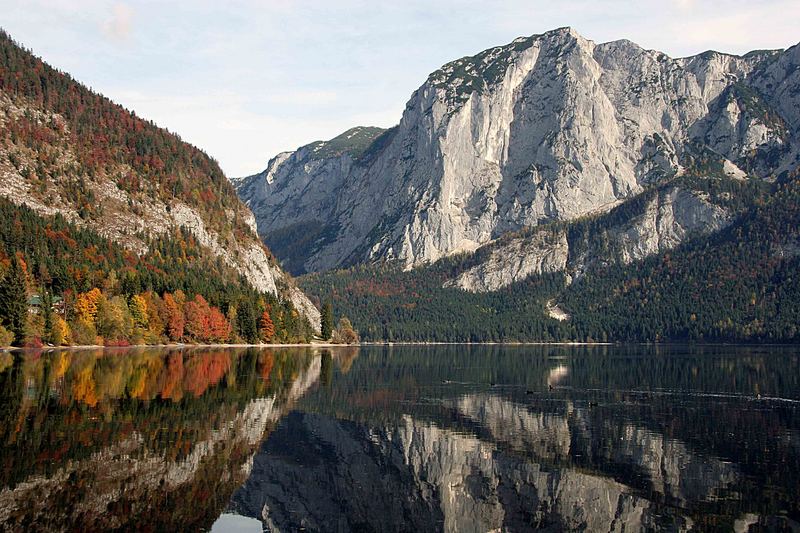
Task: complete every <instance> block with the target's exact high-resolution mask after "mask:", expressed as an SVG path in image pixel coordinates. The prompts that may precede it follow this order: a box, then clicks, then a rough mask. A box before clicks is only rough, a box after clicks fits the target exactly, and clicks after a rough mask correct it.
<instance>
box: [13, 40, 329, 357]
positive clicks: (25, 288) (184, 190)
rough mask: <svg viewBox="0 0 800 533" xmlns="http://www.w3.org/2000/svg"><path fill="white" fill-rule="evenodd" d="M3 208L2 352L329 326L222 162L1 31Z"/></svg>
mask: <svg viewBox="0 0 800 533" xmlns="http://www.w3.org/2000/svg"><path fill="white" fill-rule="evenodd" d="M0 198H2V202H0V217H2V218H1V219H0V224H2V228H3V231H2V234H0V280H2V284H3V291H2V294H0V296H2V306H0V326H2V327H3V328H4V331H2V332H0V333H3V335H2V337H3V338H2V339H0V341H3V342H2V343H0V344H7V342H8V341H9V334H8V332H10V333H11V335H13V340H14V342H15V343H16V344H18V345H19V344H24V343H28V344H37V343H39V342H42V341H43V342H51V343H53V344H69V343H74V344H95V343H106V344H119V343H128V342H134V343H139V342H148V343H152V342H163V341H167V340H169V341H192V342H206V343H207V342H231V341H238V340H246V341H249V342H255V341H257V340H259V338H261V339H265V340H273V341H288V340H304V339H307V338H308V337H309V335H310V334H311V332H312V328H313V327H318V321H319V312H318V311H317V310H316V309H314V308H313V306H312V305H311V304H310V302H308V300H307V299H306V298H305V296H304V295H303V294H302V292H301V291H299V290H297V289H296V287H294V285H293V282H292V281H291V280H290V279H289V277H288V276H286V275H285V273H283V271H282V270H281V269H280V267H279V266H278V265H277V262H276V261H275V259H274V258H273V257H272V255H271V254H270V252H269V250H267V249H266V247H265V246H264V245H263V243H261V241H260V240H259V238H258V236H257V235H256V233H255V230H254V221H253V216H252V213H250V212H249V210H248V209H247V208H246V207H245V206H244V205H242V204H241V202H240V201H239V200H238V198H237V197H236V194H235V192H234V190H233V188H232V186H231V185H230V182H229V181H228V180H227V179H226V177H225V176H224V174H223V173H222V170H221V169H220V168H219V166H218V165H217V163H216V161H214V160H213V159H212V158H210V157H209V156H208V155H206V154H205V153H204V152H202V151H201V150H199V149H198V148H196V147H194V146H192V145H190V144H188V143H185V142H183V141H182V140H181V139H180V138H179V137H178V136H177V135H175V134H173V133H170V132H169V131H167V130H164V129H162V128H159V127H157V126H156V125H155V124H153V123H152V122H148V121H145V120H143V119H141V118H139V117H137V116H136V115H135V114H134V113H133V112H131V111H128V110H126V109H125V108H123V107H121V106H119V105H117V104H115V103H113V102H112V101H110V100H109V99H107V98H105V97H103V96H102V95H99V94H97V93H95V92H93V91H92V90H90V89H89V88H87V87H85V86H83V85H81V84H80V83H78V82H76V81H75V80H73V79H72V78H71V77H70V76H69V75H68V74H66V73H62V72H59V71H58V70H56V69H53V68H52V67H50V66H49V65H47V64H46V63H44V62H43V61H42V60H41V59H39V58H38V57H36V56H34V55H33V54H32V53H31V52H29V51H28V50H25V49H24V48H22V47H21V46H19V45H18V44H17V43H15V42H14V41H13V40H12V39H11V37H10V36H9V35H8V34H6V33H4V32H2V31H0ZM19 206H26V207H25V208H23V207H19ZM167 308H169V309H170V311H167ZM39 311H44V312H42V313H39ZM54 313H55V314H54ZM51 315H52V316H51ZM179 315H180V318H179ZM262 316H263V317H264V319H263V320H261V318H262ZM262 322H263V323H262ZM259 328H260V329H261V330H262V331H266V332H267V333H268V334H267V335H263V334H259Z"/></svg>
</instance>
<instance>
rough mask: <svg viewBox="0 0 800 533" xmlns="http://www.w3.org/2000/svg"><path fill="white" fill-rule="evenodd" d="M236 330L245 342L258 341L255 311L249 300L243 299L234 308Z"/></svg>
mask: <svg viewBox="0 0 800 533" xmlns="http://www.w3.org/2000/svg"><path fill="white" fill-rule="evenodd" d="M236 332H237V333H238V334H239V336H240V337H241V338H242V339H244V340H245V341H246V342H249V343H251V344H254V343H256V342H258V327H257V325H256V313H255V310H254V309H253V304H252V303H250V301H249V300H243V301H242V302H241V303H240V304H239V307H238V308H237V309H236Z"/></svg>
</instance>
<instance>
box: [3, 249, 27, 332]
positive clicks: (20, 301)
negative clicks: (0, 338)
mask: <svg viewBox="0 0 800 533" xmlns="http://www.w3.org/2000/svg"><path fill="white" fill-rule="evenodd" d="M27 300H28V294H27V291H26V289H25V271H24V269H23V267H22V264H21V263H20V261H19V259H18V258H17V257H16V256H14V258H13V259H12V260H11V268H9V270H8V272H7V273H6V276H5V277H4V278H3V282H2V283H1V284H0V320H2V322H3V324H4V325H5V326H6V327H7V328H8V329H9V330H10V331H11V332H12V333H13V334H14V344H16V345H18V346H19V345H21V344H22V343H23V342H24V340H25V319H26V317H27V312H28V301H27Z"/></svg>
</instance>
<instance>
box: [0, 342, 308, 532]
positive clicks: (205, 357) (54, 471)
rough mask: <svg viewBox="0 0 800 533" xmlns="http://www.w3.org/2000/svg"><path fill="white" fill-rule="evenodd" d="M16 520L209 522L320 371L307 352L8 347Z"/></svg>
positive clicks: (13, 523)
mask: <svg viewBox="0 0 800 533" xmlns="http://www.w3.org/2000/svg"><path fill="white" fill-rule="evenodd" d="M2 365H3V371H2V373H0V393H1V394H2V398H0V409H2V411H3V412H2V419H1V420H0V439H2V441H1V442H2V454H0V458H1V459H0V461H1V463H0V465H2V469H0V486H2V487H3V489H2V491H0V524H1V525H2V527H3V529H6V530H20V529H32V530H46V531H59V530H74V531H88V530H105V529H117V528H123V529H136V530H184V529H197V528H208V527H209V526H210V525H211V524H212V523H213V522H214V520H215V519H216V518H217V517H218V516H219V514H220V513H221V512H222V511H223V509H224V508H225V506H226V505H227V502H228V499H229V498H230V495H231V493H232V492H233V490H234V489H235V488H236V487H237V486H239V485H240V484H241V483H242V482H243V481H244V480H245V479H246V478H247V475H248V472H249V468H250V460H251V458H252V455H253V452H254V451H255V449H256V448H257V446H258V445H259V444H260V443H261V441H262V439H263V437H264V435H265V433H266V432H268V430H269V429H271V427H272V426H274V424H275V423H276V422H277V420H278V419H279V418H280V416H281V415H282V414H283V413H284V412H285V409H287V408H288V406H289V405H290V404H291V402H292V401H294V400H295V399H297V398H298V397H300V396H301V395H302V394H303V393H304V392H305V391H306V390H307V389H308V387H309V386H310V385H311V384H312V383H313V382H314V381H315V380H316V379H317V377H318V376H319V368H320V365H319V356H318V355H317V354H315V353H313V352H311V351H308V350H305V351H298V350H295V351H281V352H272V351H256V350H173V351H165V350H157V349H139V350H120V351H113V350H97V351H76V352H67V351H59V352H55V353H49V354H29V355H25V356H16V357H12V356H11V355H10V354H5V355H4V356H3V358H2Z"/></svg>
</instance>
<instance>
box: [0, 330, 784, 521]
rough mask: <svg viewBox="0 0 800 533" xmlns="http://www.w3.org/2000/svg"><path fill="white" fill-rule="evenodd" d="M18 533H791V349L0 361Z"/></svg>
mask: <svg viewBox="0 0 800 533" xmlns="http://www.w3.org/2000/svg"><path fill="white" fill-rule="evenodd" d="M0 410H2V414H1V415H0V528H1V529H2V530H13V531H60V530H74V531H96V530H113V529H119V530H136V531H178V530H190V531H202V530H212V531H215V532H216V531H261V530H262V529H264V530H268V531H273V530H274V531H458V532H462V531H464V532H466V531H492V530H495V531H526V530H532V529H545V530H549V531H562V530H584V531H640V530H649V531H652V530H657V531H662V530H663V531H684V530H696V531H764V530H766V531H783V530H785V531H792V530H797V528H799V527H800V490H799V488H800V350H798V349H797V348H777V347H772V348H765V347H685V346H661V347H653V346H623V347H620V346H608V347H552V346H536V347H530V346H527V347H520V346H513V347H512V346H508V347H502V346H490V347H486V346H483V347H476V346H437V347H363V348H341V349H333V350H321V349H305V348H304V349H263V350H262V349H226V350H219V349H215V350H209V349H186V350H166V349H125V350H95V351H92V350H86V351H74V352H64V351H61V352H50V353H35V354H34V353H31V354H25V355H19V354H17V355H11V354H8V353H4V354H0Z"/></svg>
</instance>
